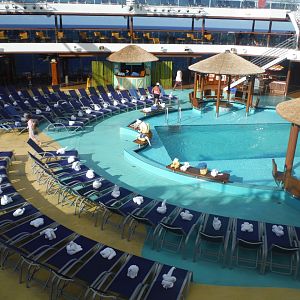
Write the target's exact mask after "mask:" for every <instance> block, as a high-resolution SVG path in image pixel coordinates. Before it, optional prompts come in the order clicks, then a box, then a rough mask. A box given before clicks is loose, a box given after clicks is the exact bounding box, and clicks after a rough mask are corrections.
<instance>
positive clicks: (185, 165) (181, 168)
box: [180, 162, 190, 172]
mask: <svg viewBox="0 0 300 300" xmlns="http://www.w3.org/2000/svg"><path fill="white" fill-rule="evenodd" d="M189 167H190V164H189V163H188V162H185V163H184V164H183V165H182V166H181V167H180V170H181V171H184V172H186V170H187V169H188V168H189Z"/></svg>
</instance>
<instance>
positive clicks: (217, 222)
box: [212, 217, 222, 230]
mask: <svg viewBox="0 0 300 300" xmlns="http://www.w3.org/2000/svg"><path fill="white" fill-rule="evenodd" d="M212 225H213V228H214V230H220V228H221V226H222V222H221V221H220V220H219V218H218V217H214V220H213V224H212Z"/></svg>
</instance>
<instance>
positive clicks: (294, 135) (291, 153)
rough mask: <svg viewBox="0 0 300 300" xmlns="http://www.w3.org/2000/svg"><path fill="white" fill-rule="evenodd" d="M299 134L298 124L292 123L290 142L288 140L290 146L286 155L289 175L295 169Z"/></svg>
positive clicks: (286, 170)
mask: <svg viewBox="0 0 300 300" xmlns="http://www.w3.org/2000/svg"><path fill="white" fill-rule="evenodd" d="M298 134H299V126H298V125H296V124H291V130H290V137H289V142H288V147H287V151H286V157H285V172H286V174H288V175H291V173H292V170H293V164H294V157H295V152H296V147H297V141H298Z"/></svg>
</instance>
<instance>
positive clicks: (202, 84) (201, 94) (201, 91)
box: [200, 73, 204, 101]
mask: <svg viewBox="0 0 300 300" xmlns="http://www.w3.org/2000/svg"><path fill="white" fill-rule="evenodd" d="M203 90H204V74H202V73H201V75H200V100H201V101H202V100H203Z"/></svg>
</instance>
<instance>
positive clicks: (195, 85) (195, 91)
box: [193, 72, 198, 98]
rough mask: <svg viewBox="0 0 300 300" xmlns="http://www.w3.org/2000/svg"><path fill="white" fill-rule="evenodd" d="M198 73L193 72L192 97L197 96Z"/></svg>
mask: <svg viewBox="0 0 300 300" xmlns="http://www.w3.org/2000/svg"><path fill="white" fill-rule="evenodd" d="M197 77H198V74H197V73H196V72H195V73H194V95H193V96H194V98H197V80H198V78H197Z"/></svg>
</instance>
